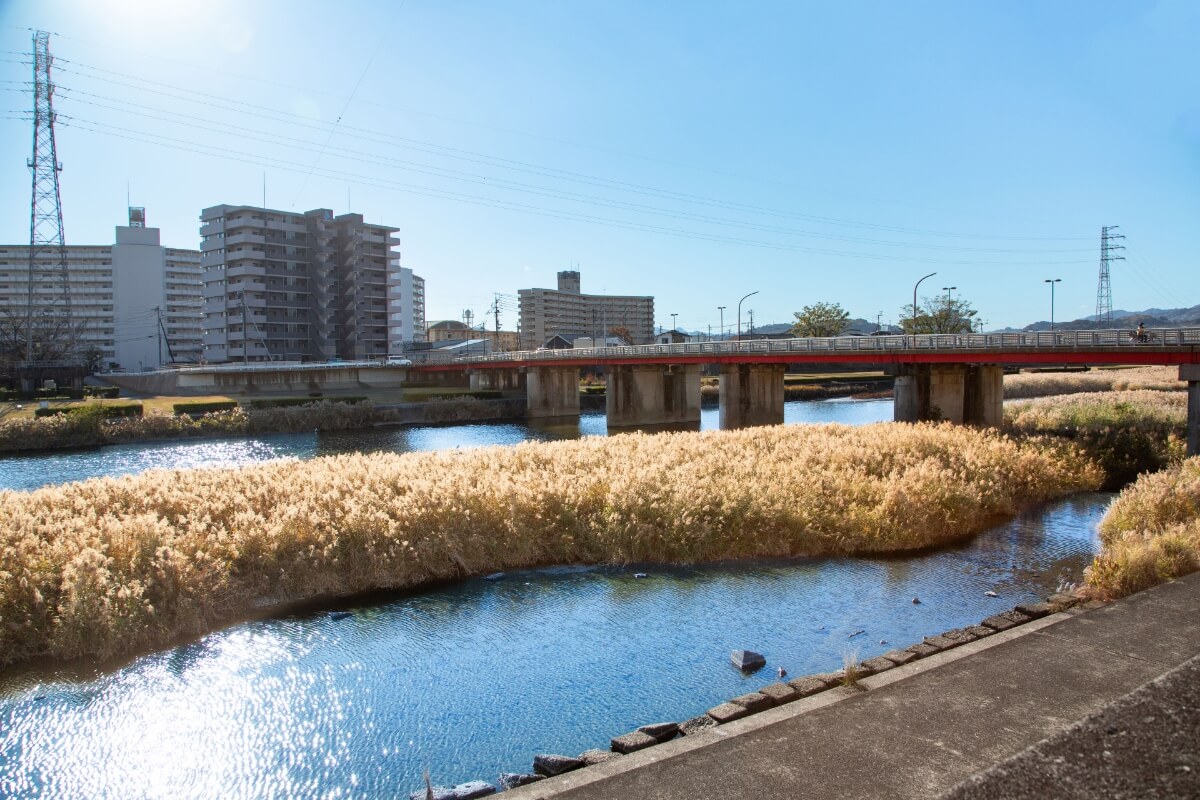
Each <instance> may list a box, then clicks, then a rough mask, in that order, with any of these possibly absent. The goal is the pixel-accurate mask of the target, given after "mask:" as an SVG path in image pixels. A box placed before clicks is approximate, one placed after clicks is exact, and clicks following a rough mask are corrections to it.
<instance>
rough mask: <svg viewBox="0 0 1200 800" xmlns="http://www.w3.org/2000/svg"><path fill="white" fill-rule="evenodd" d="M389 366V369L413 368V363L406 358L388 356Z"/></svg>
mask: <svg viewBox="0 0 1200 800" xmlns="http://www.w3.org/2000/svg"><path fill="white" fill-rule="evenodd" d="M387 365H388V366H389V367H411V366H412V361H411V360H410V359H407V358H405V357H404V356H388V357H387Z"/></svg>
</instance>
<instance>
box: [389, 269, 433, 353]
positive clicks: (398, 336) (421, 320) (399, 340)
mask: <svg viewBox="0 0 1200 800" xmlns="http://www.w3.org/2000/svg"><path fill="white" fill-rule="evenodd" d="M391 266H392V268H391V270H389V271H388V353H389V354H396V355H398V354H400V353H403V352H404V350H405V348H406V346H407V345H410V344H412V343H413V342H423V341H425V279H424V278H422V277H421V276H420V275H416V274H414V273H413V271H412V270H411V269H408V268H407V267H402V266H400V259H399V258H394V259H392V261H391Z"/></svg>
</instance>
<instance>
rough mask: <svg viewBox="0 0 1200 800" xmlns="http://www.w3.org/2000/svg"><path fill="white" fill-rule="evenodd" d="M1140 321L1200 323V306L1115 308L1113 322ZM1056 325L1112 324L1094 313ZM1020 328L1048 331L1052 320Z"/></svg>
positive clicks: (1082, 328)
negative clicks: (1104, 321)
mask: <svg viewBox="0 0 1200 800" xmlns="http://www.w3.org/2000/svg"><path fill="white" fill-rule="evenodd" d="M1139 322H1140V323H1142V324H1143V325H1145V326H1146V327H1147V328H1177V327H1180V326H1187V325H1200V306H1192V307H1191V308H1147V309H1146V310H1145V311H1123V310H1122V311H1118V310H1115V309H1114V310H1113V324H1115V325H1117V326H1119V327H1122V328H1133V327H1136V326H1137V324H1138V323H1139ZM1054 327H1056V328H1060V329H1064V330H1075V331H1089V330H1093V329H1095V328H1101V327H1103V328H1109V327H1112V325H1110V324H1105V325H1100V324H1099V323H1098V322H1097V321H1096V315H1095V314H1092V315H1091V316H1088V317H1084V318H1083V319H1074V320H1055V321H1054ZM1006 330H1009V331H1015V330H1018V329H1016V328H1007V329H1006ZM1019 330H1023V331H1048V330H1050V322H1049V321H1041V322H1035V323H1033V324H1032V325H1026V326H1025V327H1024V328H1020V329H1019Z"/></svg>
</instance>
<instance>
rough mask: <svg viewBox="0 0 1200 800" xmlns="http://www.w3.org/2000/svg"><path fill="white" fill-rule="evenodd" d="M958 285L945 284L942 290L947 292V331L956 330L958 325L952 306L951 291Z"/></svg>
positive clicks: (952, 331)
mask: <svg viewBox="0 0 1200 800" xmlns="http://www.w3.org/2000/svg"><path fill="white" fill-rule="evenodd" d="M957 288H958V287H957V286H943V287H942V291H943V292H945V293H946V333H954V332H956V331H955V330H954V329H955V328H956V327H958V326H957V325H954V324H953V323H954V316H953V312H952V310H951V308H950V293H951V292H953V291H954V290H955V289H957Z"/></svg>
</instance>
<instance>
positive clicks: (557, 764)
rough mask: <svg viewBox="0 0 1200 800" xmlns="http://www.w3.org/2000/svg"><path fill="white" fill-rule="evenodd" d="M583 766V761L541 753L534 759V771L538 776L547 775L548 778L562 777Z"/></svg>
mask: <svg viewBox="0 0 1200 800" xmlns="http://www.w3.org/2000/svg"><path fill="white" fill-rule="evenodd" d="M582 766H584V763H583V761H582V760H581V759H578V758H571V757H570V756H559V755H554V754H552V753H539V754H537V755H536V756H534V757H533V771H534V772H536V773H537V774H538V775H545V776H546V777H547V778H553V777H554V776H555V775H562V774H563V773H564V772H570V771H571V770H573V769H579V768H580V767H582Z"/></svg>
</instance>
